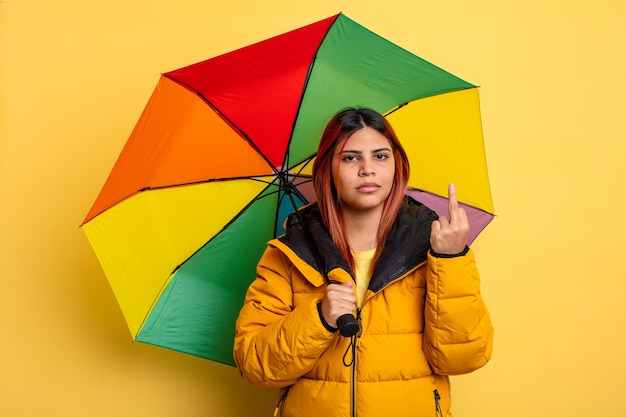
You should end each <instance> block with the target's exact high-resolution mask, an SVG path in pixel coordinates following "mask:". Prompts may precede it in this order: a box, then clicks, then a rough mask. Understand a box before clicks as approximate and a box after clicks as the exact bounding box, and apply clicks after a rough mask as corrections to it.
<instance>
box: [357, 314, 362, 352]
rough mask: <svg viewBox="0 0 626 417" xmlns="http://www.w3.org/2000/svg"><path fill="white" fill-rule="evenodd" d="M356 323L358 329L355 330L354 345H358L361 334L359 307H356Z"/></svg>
mask: <svg viewBox="0 0 626 417" xmlns="http://www.w3.org/2000/svg"><path fill="white" fill-rule="evenodd" d="M356 324H357V326H358V327H359V330H357V332H356V345H357V346H358V345H359V343H360V342H361V334H362V333H363V325H362V323H361V308H360V307H359V308H357V309H356Z"/></svg>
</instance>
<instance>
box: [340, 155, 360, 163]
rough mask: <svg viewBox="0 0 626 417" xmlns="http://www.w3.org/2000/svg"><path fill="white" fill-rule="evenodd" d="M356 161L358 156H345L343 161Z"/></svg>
mask: <svg viewBox="0 0 626 417" xmlns="http://www.w3.org/2000/svg"><path fill="white" fill-rule="evenodd" d="M356 160H357V157H356V155H344V157H343V158H342V161H346V162H352V161H356Z"/></svg>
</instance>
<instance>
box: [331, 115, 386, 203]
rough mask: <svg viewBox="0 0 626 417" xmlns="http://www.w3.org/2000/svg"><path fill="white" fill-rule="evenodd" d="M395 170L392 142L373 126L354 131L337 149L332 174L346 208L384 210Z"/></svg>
mask: <svg viewBox="0 0 626 417" xmlns="http://www.w3.org/2000/svg"><path fill="white" fill-rule="evenodd" d="M394 173H395V159H394V156H393V151H392V148H391V143H390V142H389V140H388V139H387V138H386V137H385V136H383V135H382V134H381V133H380V132H378V131H377V130H375V129H372V128H371V127H365V128H363V129H361V130H358V131H357V132H355V133H353V134H352V136H350V137H349V138H348V139H346V140H345V141H344V142H343V143H340V144H339V145H338V146H337V148H336V149H335V153H334V155H333V161H332V175H333V181H334V184H335V188H336V189H337V192H338V193H339V197H341V199H342V200H343V203H344V209H352V210H356V211H369V210H380V211H381V212H382V208H383V205H384V202H385V200H386V199H387V197H388V196H389V193H390V192H391V187H392V184H393V178H394Z"/></svg>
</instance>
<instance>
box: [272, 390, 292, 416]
mask: <svg viewBox="0 0 626 417" xmlns="http://www.w3.org/2000/svg"><path fill="white" fill-rule="evenodd" d="M289 388H290V387H287V388H286V389H285V391H283V393H282V394H281V395H280V398H279V399H278V403H277V404H276V408H275V409H274V417H277V416H278V415H279V413H280V415H281V416H282V414H283V412H282V411H283V405H285V398H287V393H288V392H289Z"/></svg>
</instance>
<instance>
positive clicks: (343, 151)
mask: <svg viewBox="0 0 626 417" xmlns="http://www.w3.org/2000/svg"><path fill="white" fill-rule="evenodd" d="M384 151H387V152H391V148H380V149H374V150H373V151H372V152H371V153H378V152H384ZM341 153H355V154H359V155H361V154H362V153H363V151H357V150H351V149H343V150H342V151H341Z"/></svg>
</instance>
